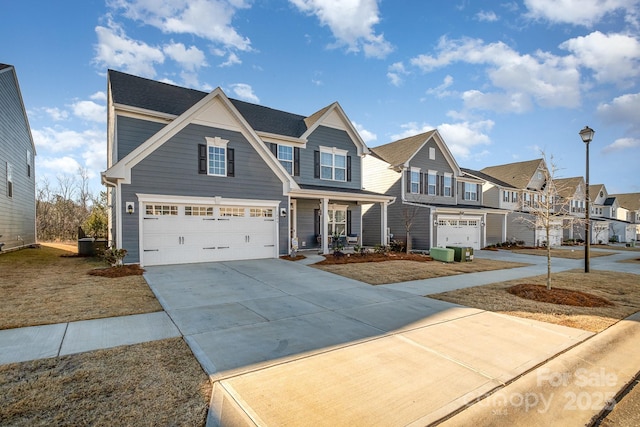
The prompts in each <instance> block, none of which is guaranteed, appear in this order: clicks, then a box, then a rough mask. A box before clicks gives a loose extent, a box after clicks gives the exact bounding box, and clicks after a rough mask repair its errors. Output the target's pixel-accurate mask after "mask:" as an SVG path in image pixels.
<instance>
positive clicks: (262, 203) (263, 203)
mask: <svg viewBox="0 0 640 427" xmlns="http://www.w3.org/2000/svg"><path fill="white" fill-rule="evenodd" d="M136 196H137V197H138V201H139V202H141V203H149V202H160V203H177V204H181V205H189V204H193V205H198V204H199V205H219V206H247V207H276V208H277V207H278V206H280V203H281V201H280V200H257V199H235V198H230V197H221V196H215V197H198V196H172V195H162V194H143V193H136Z"/></svg>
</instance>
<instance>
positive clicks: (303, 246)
mask: <svg viewBox="0 0 640 427" xmlns="http://www.w3.org/2000/svg"><path fill="white" fill-rule="evenodd" d="M393 200H394V199H393V197H389V196H383V195H379V194H375V193H370V192H365V191H361V190H358V191H346V190H343V189H334V188H330V187H328V188H327V189H321V188H318V187H315V188H313V189H310V188H304V189H300V190H295V191H292V192H291V194H290V202H289V230H290V235H289V252H290V251H291V250H292V249H294V247H295V249H296V250H298V251H304V250H309V249H310V250H315V251H318V252H319V253H322V254H328V253H330V252H331V251H332V244H333V242H334V239H339V241H340V243H341V244H342V245H343V246H344V247H351V248H353V247H354V246H355V245H361V244H362V241H363V240H362V237H363V236H362V235H363V231H364V232H366V230H363V227H362V207H363V206H364V205H368V204H378V205H379V207H380V209H379V210H380V212H381V213H380V215H379V217H380V218H379V219H380V222H379V227H380V228H379V230H376V234H378V233H379V235H381V236H382V238H381V239H380V244H386V242H387V241H388V235H387V233H388V231H387V206H388V204H389V203H390V202H391V201H393Z"/></svg>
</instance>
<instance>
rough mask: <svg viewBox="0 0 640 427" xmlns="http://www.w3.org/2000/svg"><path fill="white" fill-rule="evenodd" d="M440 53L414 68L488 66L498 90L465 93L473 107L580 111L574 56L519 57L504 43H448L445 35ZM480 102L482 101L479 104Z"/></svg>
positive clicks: (414, 62) (426, 57) (423, 57)
mask: <svg viewBox="0 0 640 427" xmlns="http://www.w3.org/2000/svg"><path fill="white" fill-rule="evenodd" d="M436 50H437V55H426V54H423V55H419V56H416V57H414V58H412V59H411V61H410V62H411V64H412V65H414V66H416V67H418V68H420V69H421V70H422V71H424V72H430V71H433V70H435V69H437V68H442V67H446V66H449V65H451V64H453V63H456V62H464V63H468V64H473V65H481V66H485V67H486V70H485V72H486V75H487V77H488V79H489V80H490V82H491V84H492V85H493V86H494V87H495V88H497V89H498V92H489V93H483V92H479V91H472V92H468V93H466V100H467V101H469V105H468V106H469V108H475V107H476V106H478V105H479V106H482V108H488V107H491V108H496V103H497V101H498V100H500V99H502V100H505V101H507V104H506V105H504V106H501V107H500V108H499V110H500V111H505V110H507V109H513V110H514V111H517V112H522V111H527V110H528V109H529V108H531V106H532V103H533V102H535V103H536V104H538V105H540V106H542V107H576V106H578V105H579V104H580V75H579V73H578V70H577V64H576V60H575V58H574V57H572V56H567V57H559V56H556V55H552V54H550V53H546V52H542V51H537V52H535V53H534V54H532V55H529V54H520V53H519V52H516V51H515V50H513V49H512V48H510V47H509V46H507V45H506V44H504V43H502V42H496V43H489V44H487V43H485V42H484V41H482V40H480V39H470V38H463V39H459V40H449V39H447V38H446V37H442V38H441V39H440V40H439V42H438V45H437V48H436ZM480 98H484V99H483V100H481V101H479V99H480ZM463 99H464V98H463ZM514 107H515V108H514Z"/></svg>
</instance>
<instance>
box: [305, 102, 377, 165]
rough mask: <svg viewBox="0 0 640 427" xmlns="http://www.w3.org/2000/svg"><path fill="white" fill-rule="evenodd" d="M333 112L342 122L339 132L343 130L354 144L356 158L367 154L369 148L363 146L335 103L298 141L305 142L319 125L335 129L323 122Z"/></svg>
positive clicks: (345, 116) (353, 128) (357, 134)
mask: <svg viewBox="0 0 640 427" xmlns="http://www.w3.org/2000/svg"><path fill="white" fill-rule="evenodd" d="M319 111H321V110H319ZM334 111H335V112H337V113H338V114H339V116H340V119H341V120H342V121H343V123H344V127H345V129H341V130H345V131H346V132H347V134H348V135H349V137H351V140H352V141H353V142H354V145H355V146H356V152H357V153H358V156H362V155H364V154H369V148H368V147H367V144H365V142H364V141H363V139H362V138H361V137H360V134H359V133H358V131H357V130H356V128H355V127H354V126H353V123H351V120H349V118H348V117H347V115H346V113H345V112H344V110H343V109H342V107H341V106H340V104H339V103H337V102H334V103H333V104H331V105H330V106H329V107H328V108H327V109H326V111H325V112H324V113H323V114H322V115H321V116H320V117H318V119H317V120H316V121H315V122H314V123H313V124H312V125H311V126H309V128H308V129H307V130H306V132H305V133H303V134H302V135H300V139H304V140H305V141H306V140H307V139H308V137H309V135H311V134H312V133H313V132H314V131H315V130H316V129H317V128H318V127H319V126H320V125H322V126H327V127H331V128H335V126H333V125H331V124H326V123H324V121H325V120H326V119H327V118H328V117H330V116H331V115H332V114H333V113H334ZM309 117H311V116H309ZM307 118H308V117H307ZM305 121H306V120H305Z"/></svg>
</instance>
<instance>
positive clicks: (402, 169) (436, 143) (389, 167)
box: [363, 130, 486, 250]
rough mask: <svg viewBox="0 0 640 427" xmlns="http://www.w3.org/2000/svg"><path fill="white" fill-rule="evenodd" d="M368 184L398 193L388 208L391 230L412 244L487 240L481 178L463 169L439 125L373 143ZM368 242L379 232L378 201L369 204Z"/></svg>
mask: <svg viewBox="0 0 640 427" xmlns="http://www.w3.org/2000/svg"><path fill="white" fill-rule="evenodd" d="M371 152H372V153H371V155H368V156H366V157H365V159H364V188H365V189H366V190H370V191H374V192H377V193H380V194H386V195H389V196H393V197H394V198H395V203H393V204H391V205H389V207H388V213H387V216H388V220H387V223H388V225H389V231H390V234H391V235H393V239H394V240H399V241H402V242H404V243H405V244H406V245H407V247H408V248H409V249H415V250H423V249H425V250H426V249H430V248H431V247H434V246H438V247H444V246H468V247H473V248H475V249H480V248H481V247H483V246H484V245H485V221H486V211H485V210H484V209H482V180H480V179H477V178H474V177H470V176H467V175H465V174H463V172H462V170H461V169H460V167H459V166H458V163H457V162H456V160H455V159H454V157H453V155H452V154H451V152H450V151H449V148H448V147H447V145H446V144H445V142H444V140H443V139H442V137H441V136H440V133H439V132H438V131H437V130H431V131H429V132H425V133H422V134H419V135H414V136H411V137H408V138H404V139H401V140H398V141H394V142H391V143H388V144H385V145H381V146H378V147H374V148H371ZM365 209H366V211H365V213H364V216H363V228H364V230H365V232H364V237H365V240H364V243H365V244H374V243H376V242H377V241H379V240H380V238H381V236H380V235H379V233H377V234H376V230H375V229H376V228H377V227H376V225H377V223H378V221H377V220H376V218H378V216H379V212H378V206H377V205H373V206H371V207H370V208H365Z"/></svg>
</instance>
